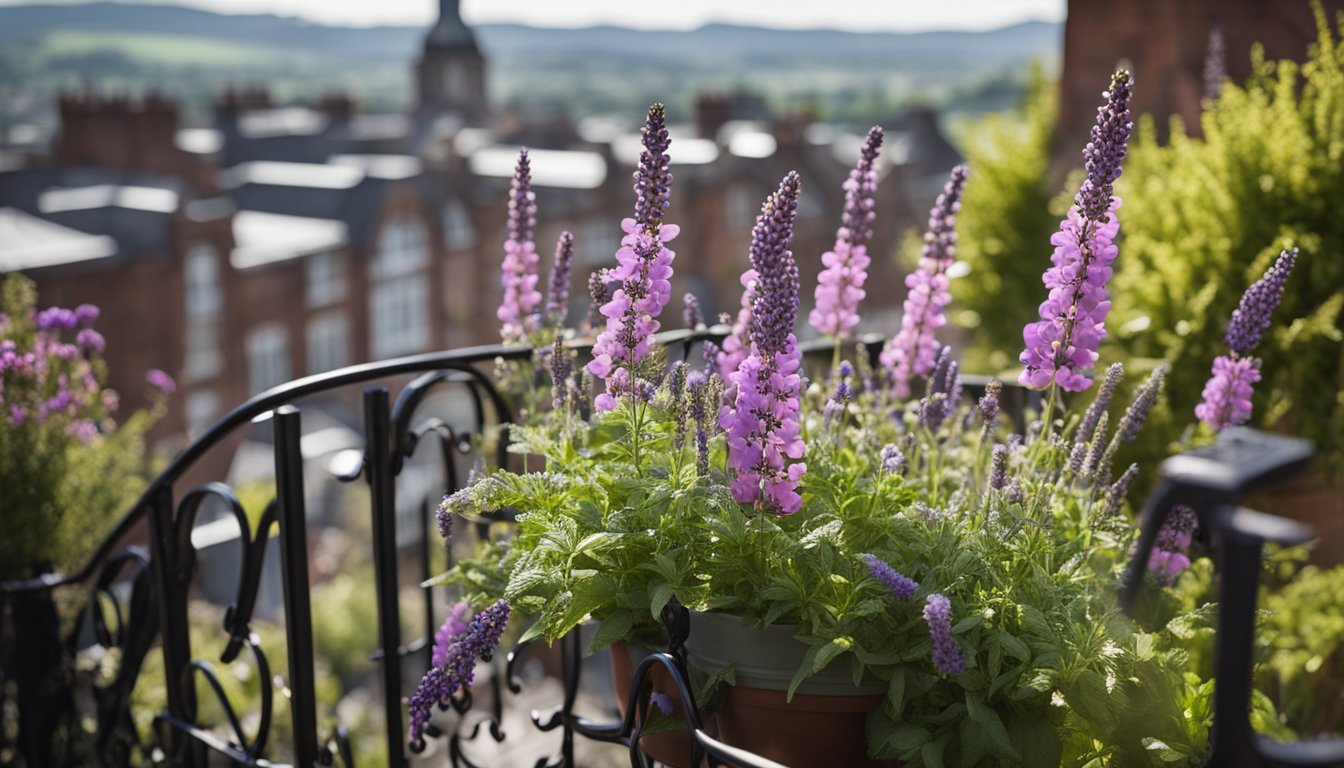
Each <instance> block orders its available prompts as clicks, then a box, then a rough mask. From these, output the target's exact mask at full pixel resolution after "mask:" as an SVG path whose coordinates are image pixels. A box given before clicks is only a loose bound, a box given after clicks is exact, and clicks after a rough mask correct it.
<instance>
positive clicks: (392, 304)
mask: <svg viewBox="0 0 1344 768" xmlns="http://www.w3.org/2000/svg"><path fill="white" fill-rule="evenodd" d="M428 307H429V286H428V284H427V283H426V282H425V280H424V279H423V276H415V277H402V278H397V279H395V280H387V281H384V282H382V283H380V284H378V285H377V286H375V287H374V289H373V295H372V296H371V297H370V298H369V319H370V322H371V324H372V326H373V327H372V331H373V350H372V351H373V356H374V358H378V359H381V358H384V357H392V356H395V355H404V354H408V353H411V352H420V351H423V350H424V349H425V348H426V347H428V346H429V322H428V318H429V311H428Z"/></svg>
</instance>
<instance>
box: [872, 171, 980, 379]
mask: <svg viewBox="0 0 1344 768" xmlns="http://www.w3.org/2000/svg"><path fill="white" fill-rule="evenodd" d="M966 173H967V171H966V166H965V165H958V166H957V167H956V168H953V169H952V176H951V178H949V179H948V181H947V186H945V187H943V193H942V194H941V195H939V196H938V199H937V201H935V202H934V204H933V209H932V210H931V211H929V230H928V232H926V233H925V234H924V252H923V254H921V255H920V257H919V266H918V267H917V268H916V269H915V271H914V272H911V273H910V274H909V275H906V277H905V286H906V288H907V289H909V290H908V292H907V293H906V296H905V306H904V309H903V313H902V315H901V330H900V331H899V332H898V333H897V334H896V336H895V338H893V339H892V340H891V341H890V342H889V343H888V344H887V345H886V348H885V349H883V350H882V356H881V360H882V364H883V365H885V366H886V367H887V370H889V371H890V372H891V386H892V392H893V393H894V394H895V395H896V396H897V397H909V396H910V379H911V378H912V377H914V376H927V375H928V374H929V373H930V372H931V371H932V370H933V366H934V363H935V361H936V360H935V358H936V356H937V354H938V348H939V345H938V341H937V339H935V338H934V336H933V334H934V332H935V331H937V330H938V329H939V328H941V327H942V326H943V325H945V324H946V323H947V317H946V316H945V315H944V310H945V309H946V308H947V305H948V303H949V302H951V301H952V294H950V293H948V290H947V285H948V278H947V270H948V269H949V268H950V267H951V266H952V264H953V262H955V261H956V254H957V245H956V243H957V232H956V222H957V211H958V210H960V209H961V190H962V187H963V186H964V185H965V183H966Z"/></svg>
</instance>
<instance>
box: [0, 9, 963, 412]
mask: <svg viewBox="0 0 1344 768" xmlns="http://www.w3.org/2000/svg"><path fill="white" fill-rule="evenodd" d="M440 6H441V18H440V20H439V22H438V23H437V24H436V25H435V26H434V27H433V28H432V29H431V30H430V31H429V32H428V33H427V35H426V38H425V43H424V48H423V51H422V54H421V56H420V57H419V59H418V61H417V62H416V63H415V65H414V71H415V73H416V78H417V82H418V88H417V93H418V101H417V104H416V105H415V107H414V108H413V110H412V111H411V112H409V113H408V114H384V115H370V114H361V113H360V112H359V111H358V109H357V108H356V105H354V104H353V103H352V102H351V100H350V99H348V98H346V97H342V96H340V95H329V96H327V97H324V98H321V99H319V100H318V101H317V102H316V103H314V104H312V105H311V106H284V107H277V106H275V105H273V104H272V103H271V101H270V97H269V95H268V94H267V93H265V92H264V91H258V90H255V89H253V90H230V91H227V92H225V93H223V94H221V96H220V98H219V99H218V101H217V104H216V109H215V114H214V119H213V124H211V125H209V126H203V127H182V126H181V125H180V124H179V120H178V115H177V106H176V104H175V103H174V102H173V101H172V100H171V99H168V98H165V97H161V96H157V95H149V96H146V97H144V98H142V99H129V98H125V97H109V96H99V95H97V94H91V93H79V94H70V95H68V96H66V97H64V98H63V99H62V101H61V104H60V107H61V109H60V112H61V118H62V131H61V135H60V138H59V140H58V141H57V142H56V143H55V144H54V146H53V147H52V150H51V152H50V161H49V162H45V163H41V164H37V165H34V166H33V167H27V168H22V169H18V170H10V171H5V172H0V271H11V270H22V271H24V272H26V273H27V274H29V275H30V276H31V277H32V278H33V279H34V280H35V281H36V282H37V284H38V289H39V293H40V295H41V300H42V301H43V302H45V303H53V304H63V305H74V304H78V303H82V302H90V303H95V304H98V305H100V306H101V307H102V308H103V310H104V314H103V318H102V320H101V321H100V327H101V328H102V329H103V331H104V333H105V335H106V336H107V340H108V361H109V367H110V369H111V371H112V376H113V380H112V382H111V384H112V385H113V386H114V387H116V388H117V389H119V390H120V391H121V392H122V393H123V397H124V399H125V401H126V402H127V404H128V405H129V406H132V407H134V406H135V405H137V404H138V403H139V402H140V401H141V396H142V395H143V391H142V390H143V386H142V379H141V377H142V375H143V372H144V371H145V370H146V369H148V368H162V369H164V370H167V371H168V372H169V373H171V374H172V375H173V376H174V377H175V378H176V379H177V380H178V382H179V390H178V394H177V395H176V396H175V397H174V398H173V399H172V402H171V410H170V413H169V414H168V417H167V418H166V419H165V420H164V422H163V424H162V425H161V428H162V430H163V434H164V435H167V434H173V435H178V436H179V437H180V436H190V435H191V434H195V433H197V432H199V430H201V429H203V428H204V427H205V426H208V425H209V424H210V423H212V422H213V421H214V420H215V419H216V418H218V417H219V416H221V415H222V414H223V413H224V412H226V411H227V410H228V409H229V408H231V407H232V406H233V405H235V404H237V403H239V402H241V401H242V400H244V399H246V398H247V397H249V396H250V395H252V394H255V393H257V392H260V391H262V390H264V389H266V388H268V387H271V386H274V385H276V384H279V383H281V382H284V381H287V380H289V379H292V378H296V377H298V376H301V375H305V374H309V373H317V372H321V371H325V370H330V369H333V368H337V367H340V366H343V365H348V364H352V363H358V362H364V361H369V360H377V359H384V358H388V357H394V356H398V355H404V354H411V353H416V352H423V351H428V350H432V349H441V348H445V347H453V346H461V345H466V344H472V343H483V342H491V341H494V340H496V339H497V338H498V335H497V334H498V330H497V324H496V323H495V321H494V308H495V306H496V305H497V303H498V300H499V295H500V287H499V279H498V264H499V260H500V255H501V252H502V241H503V238H504V229H505V215H506V206H505V201H506V195H507V189H508V185H509V181H510V179H511V177H512V174H513V166H514V161H515V159H516V157H517V152H518V148H519V146H520V145H527V146H528V147H529V149H530V151H531V154H532V168H533V183H534V187H535V189H536V192H537V202H538V208H539V213H538V228H537V238H538V251H539V252H540V253H542V255H543V261H544V262H546V263H545V264H544V266H543V269H546V270H548V269H549V254H550V252H551V249H552V248H553V246H554V243H555V240H556V238H557V237H558V235H559V233H560V232H561V231H562V230H569V231H571V232H573V233H574V235H575V237H576V249H577V265H576V270H575V271H576V275H575V278H574V284H573V286H572V291H573V296H574V299H573V301H572V307H571V309H572V312H571V321H575V320H577V319H578V318H579V317H580V316H581V314H582V312H583V311H584V310H585V309H586V296H585V294H586V291H585V287H586V282H587V275H588V273H589V272H591V271H594V270H597V269H600V268H603V267H607V266H610V265H612V264H613V263H614V260H613V254H614V252H615V250H616V248H617V245H618V241H619V237H620V234H621V231H620V228H619V222H620V219H621V218H623V217H625V216H628V215H630V214H629V212H630V210H631V208H632V205H633V195H632V192H631V189H630V176H631V173H632V171H633V169H634V165H635V163H636V161H637V159H638V156H639V149H640V143H639V134H638V129H639V118H641V117H642V115H631V116H628V119H625V120H613V119H609V118H603V119H588V120H584V121H581V122H579V123H578V124H573V123H571V122H569V121H568V120H567V119H566V118H564V116H555V115H547V116H542V117H541V118H537V117H535V116H528V115H517V114H515V115H494V114H492V113H491V110H490V109H489V105H488V104H487V102H486V101H485V75H486V67H485V60H484V58H483V57H482V55H481V53H480V50H479V48H478V47H477V45H476V42H475V39H474V35H473V33H472V31H471V29H470V28H469V27H467V26H466V25H465V24H463V23H462V20H461V18H460V16H459V15H458V10H457V2H456V1H455V0H441V3H440ZM674 117H677V116H674ZM680 117H682V119H683V121H684V122H683V123H680V124H675V125H673V127H672V133H673V143H672V149H671V155H672V161H673V165H674V168H673V172H674V174H675V177H676V181H675V182H674V185H673V196H672V199H673V207H672V210H671V211H670V212H669V214H668V218H669V220H670V221H674V222H676V223H678V224H680V225H682V232H683V234H682V236H681V237H680V238H679V239H678V241H677V242H676V243H675V245H676V250H677V253H678V261H677V273H676V278H675V284H674V286H673V287H674V290H675V291H677V294H676V295H677V296H680V295H681V293H683V292H688V291H689V292H694V293H696V294H697V295H698V296H699V297H700V299H701V301H702V304H703V306H704V309H705V310H706V313H707V315H708V316H709V317H711V318H712V317H714V316H715V315H717V314H718V313H719V312H735V311H736V308H737V306H738V302H739V294H740V285H739V283H738V276H739V275H740V274H741V272H742V271H743V270H744V269H745V268H746V266H747V258H746V252H747V245H748V242H749V239H750V230H751V227H752V225H753V223H754V220H755V216H756V213H757V212H758V210H759V207H760V204H761V202H762V201H763V199H764V198H765V196H766V195H767V194H769V193H770V192H772V191H773V190H774V189H775V188H776V186H777V185H778V183H779V180H780V179H781V178H782V177H783V176H784V175H785V173H786V172H787V171H789V170H797V171H799V173H800V174H801V175H802V177H803V189H804V192H803V197H802V199H801V201H800V205H799V217H798V226H797V234H796V237H795V241H794V252H795V254H796V255H797V257H798V260H799V264H800V267H801V271H802V273H803V280H804V285H803V304H804V306H803V308H802V315H801V317H803V318H805V317H806V313H807V310H808V308H809V306H810V304H811V298H812V289H813V286H814V285H815V277H816V274H817V272H818V271H819V268H820V256H821V254H822V253H823V252H824V251H825V250H827V249H828V248H830V246H831V244H832V240H833V237H834V232H835V229H836V227H837V226H838V225H839V223H840V211H841V206H842V204H843V191H842V188H841V184H842V183H843V181H844V179H845V178H846V176H847V174H848V172H849V169H850V167H852V165H853V163H854V162H855V160H856V159H857V157H858V152H859V148H860V146H861V144H862V136H861V135H858V134H857V133H856V132H847V131H845V130H842V129H840V128H838V127H836V126H831V125H825V124H817V123H814V122H812V121H810V120H809V119H808V118H807V117H805V116H788V115H786V116H776V117H771V116H769V115H767V114H766V113H765V111H764V109H763V108H762V105H761V103H760V102H759V101H758V100H754V99H750V98H741V97H734V98H728V97H719V96H706V97H704V98H702V99H700V101H699V103H698V105H697V108H696V111H695V114H693V115H686V116H680ZM887 127H888V137H887V141H886V147H885V150H884V153H883V158H884V160H883V166H882V181H881V185H880V188H879V217H878V221H877V227H876V233H875V239H874V242H873V245H872V247H871V248H870V250H871V252H872V253H873V254H874V256H875V258H874V265H873V268H872V275H871V277H870V284H869V299H868V300H867V301H866V303H865V307H866V310H865V317H866V318H867V319H868V322H869V323H871V325H870V326H869V328H871V329H881V330H884V331H888V332H890V331H892V330H894V329H895V328H896V327H897V324H898V323H897V314H896V313H897V311H898V308H899V300H900V297H901V295H902V294H903V289H902V287H901V275H900V274H898V272H897V270H896V268H895V266H894V264H893V263H892V261H891V260H890V259H888V258H885V255H886V254H889V253H890V252H891V251H892V250H893V249H894V247H895V244H896V243H897V242H898V238H899V236H900V234H901V233H902V232H903V231H904V230H905V229H906V228H908V227H911V226H922V225H923V223H924V217H925V214H926V212H927V210H928V206H929V204H930V203H931V202H932V200H933V197H934V196H935V195H936V194H937V191H938V189H939V188H940V187H941V185H942V183H943V181H944V180H945V179H946V175H947V172H948V170H949V169H950V168H951V166H952V165H954V164H955V163H956V162H958V160H959V156H958V154H957V153H956V151H955V150H954V149H953V148H952V147H951V145H950V144H949V143H948V142H947V140H946V139H945V138H944V137H943V136H942V134H941V132H940V131H939V130H938V127H937V121H936V116H934V115H933V114H932V113H929V112H922V111H915V112H912V113H910V114H907V115H904V116H901V117H900V118H899V119H896V120H893V121H891V123H890V124H889V125H888V126H887ZM677 317H679V313H677V312H675V311H672V312H671V317H669V318H668V319H667V320H666V321H665V326H666V327H675V326H676V325H677V324H678V322H679V320H677V319H676V318H677ZM330 409H331V414H332V415H333V416H335V417H336V418H337V419H338V420H341V419H354V418H355V417H354V414H353V413H352V412H351V409H350V408H349V406H345V405H342V404H340V403H334V404H331V406H330Z"/></svg>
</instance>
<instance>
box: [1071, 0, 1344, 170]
mask: <svg viewBox="0 0 1344 768" xmlns="http://www.w3.org/2000/svg"><path fill="white" fill-rule="evenodd" d="M1321 6H1322V7H1323V8H1324V10H1325V12H1326V15H1327V17H1328V18H1330V19H1334V18H1335V17H1336V15H1337V14H1339V13H1340V12H1341V11H1344V0H1321ZM1215 28H1216V29H1218V30H1220V32H1221V34H1222V36H1223V39H1224V49H1225V50H1226V51H1227V56H1226V71H1227V75H1228V76H1229V77H1230V78H1231V79H1233V80H1236V81H1239V82H1240V81H1243V80H1245V79H1246V77H1247V76H1249V75H1250V74H1251V57H1250V51H1251V46H1253V45H1255V44H1257V43H1258V44H1261V45H1263V46H1264V51H1265V58H1266V60H1269V61H1275V60H1278V59H1292V60H1296V61H1303V60H1305V59H1306V53H1307V46H1308V45H1309V44H1310V43H1312V42H1313V41H1314V40H1315V39H1316V20H1315V18H1314V17H1313V15H1312V5H1311V3H1310V2H1308V0H1274V1H1273V2H1270V1H1269V0H1184V1H1183V2H1171V1H1170V0H1137V1H1136V2H1131V3H1126V4H1124V5H1123V6H1119V5H1116V4H1115V3H1108V2H1104V0H1070V2H1069V13H1068V19H1067V21H1066V22H1065V24H1064V64H1063V68H1062V75H1061V77H1060V85H1059V97H1060V98H1059V101H1060V103H1059V107H1060V109H1059V119H1060V123H1059V127H1060V130H1059V131H1058V132H1057V135H1056V146H1057V147H1059V148H1060V151H1061V152H1066V153H1072V152H1073V151H1074V150H1069V149H1067V148H1069V147H1080V146H1082V145H1083V144H1085V143H1087V135H1088V131H1089V130H1090V128H1091V126H1092V123H1093V121H1094V117H1095V115H1094V109H1095V108H1096V105H1097V99H1098V94H1099V93H1100V92H1101V91H1102V90H1104V89H1105V87H1106V83H1107V82H1108V81H1109V78H1110V75H1111V73H1112V72H1113V71H1115V69H1116V68H1117V67H1119V66H1125V67H1128V68H1129V69H1130V70H1131V71H1132V72H1133V73H1134V82H1135V88H1134V103H1133V109H1134V113H1135V114H1151V115H1154V116H1156V117H1157V118H1158V120H1157V128H1158V130H1159V132H1160V134H1161V136H1163V137H1165V136H1166V132H1167V121H1166V119H1165V118H1166V116H1168V115H1179V116H1180V117H1181V119H1182V120H1183V121H1184V123H1185V125H1186V127H1187V128H1188V129H1189V130H1190V132H1191V133H1195V134H1197V133H1198V131H1199V110H1200V100H1201V99H1202V98H1203V96H1204V62H1205V58H1206V54H1207V52H1208V47H1209V33H1210V32H1211V31H1212V30H1214V29H1215ZM1074 157H1076V155H1072V154H1071V155H1070V157H1069V160H1070V161H1073V158H1074Z"/></svg>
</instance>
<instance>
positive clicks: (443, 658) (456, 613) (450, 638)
mask: <svg viewBox="0 0 1344 768" xmlns="http://www.w3.org/2000/svg"><path fill="white" fill-rule="evenodd" d="M470 617H471V606H470V605H468V604H467V602H466V601H465V600H463V601H461V602H458V603H457V604H456V605H454V606H453V607H452V608H450V609H448V616H447V617H446V618H444V620H443V625H442V626H440V627H439V631H437V632H435V633H434V649H433V653H432V654H431V657H430V659H431V663H433V665H434V666H436V667H442V666H443V665H445V664H447V663H448V650H449V649H450V648H451V647H452V645H453V643H455V642H457V639H458V638H460V637H461V636H462V635H464V634H466V632H467V628H468V627H469V626H471V624H470V621H471V618H470Z"/></svg>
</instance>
